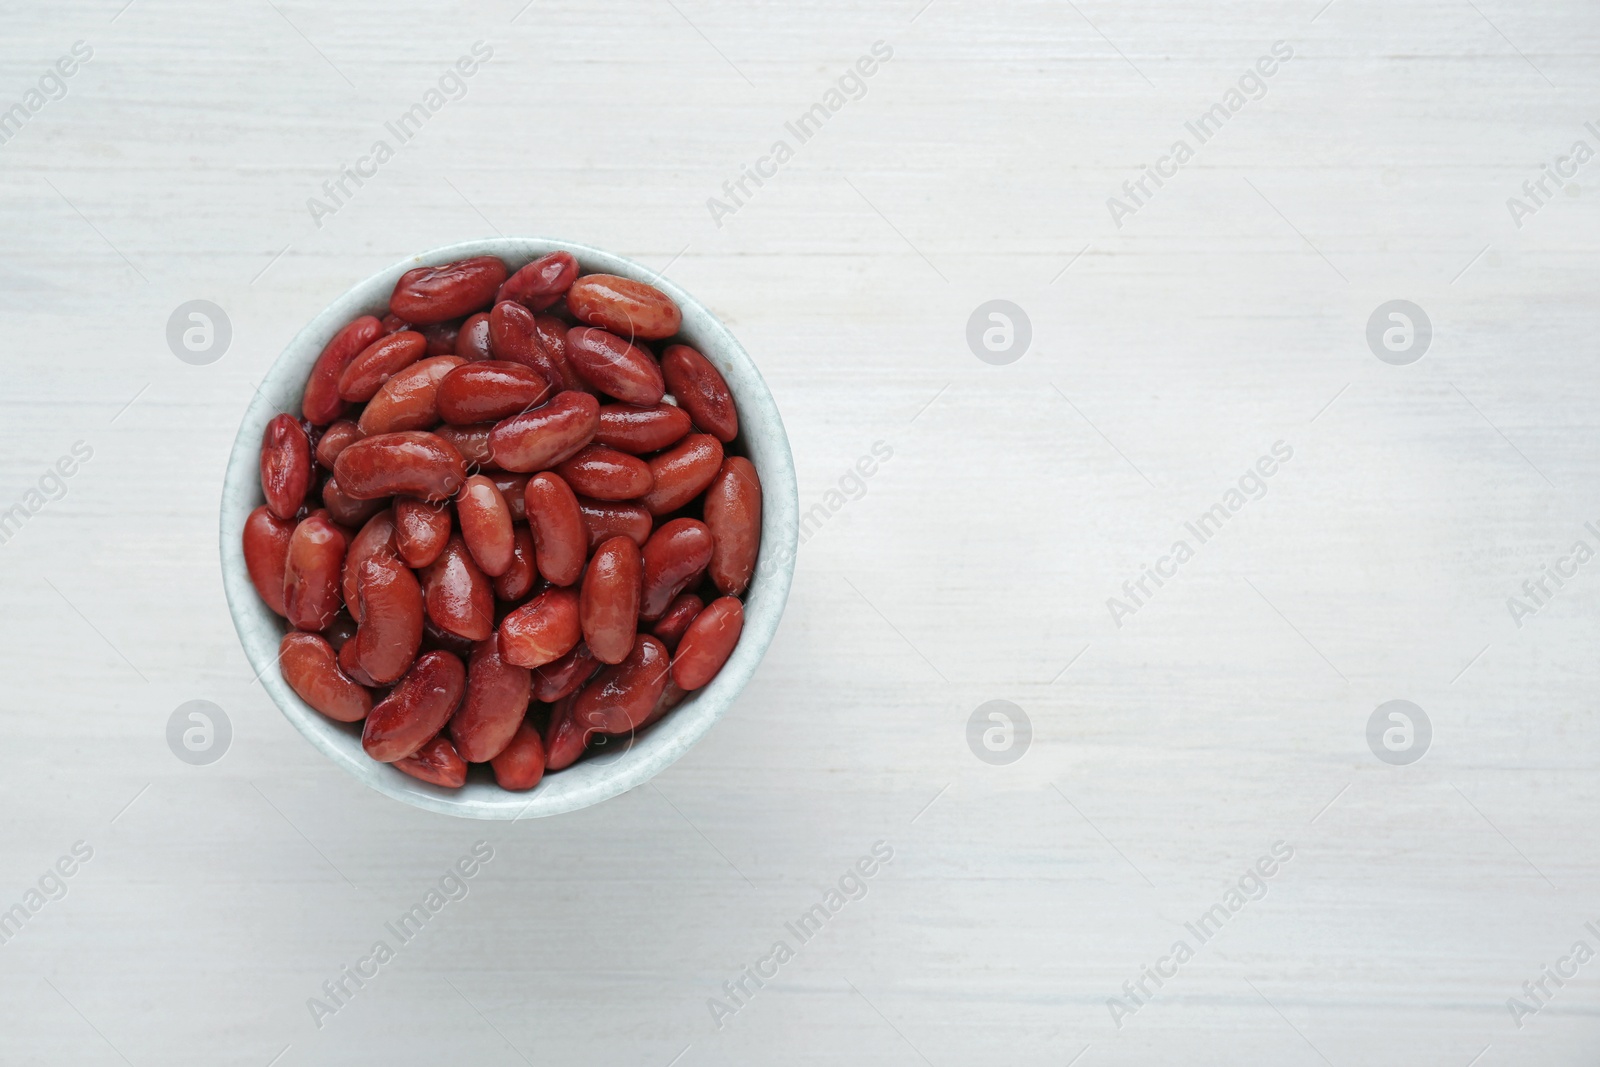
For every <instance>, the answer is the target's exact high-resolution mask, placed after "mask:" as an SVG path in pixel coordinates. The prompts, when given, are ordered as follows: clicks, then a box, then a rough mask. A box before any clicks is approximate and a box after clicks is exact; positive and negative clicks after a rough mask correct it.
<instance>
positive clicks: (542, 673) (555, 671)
mask: <svg viewBox="0 0 1600 1067" xmlns="http://www.w3.org/2000/svg"><path fill="white" fill-rule="evenodd" d="M581 607H582V606H581V605H580V611H579V614H580V616H581V614H582V610H581ZM599 669H600V661H599V660H597V659H595V658H594V653H593V652H590V651H589V646H588V645H586V644H584V643H583V642H582V641H579V642H578V643H577V644H576V645H573V646H572V650H571V651H570V652H568V653H567V654H566V655H564V656H562V657H561V658H560V659H558V660H553V661H551V662H549V663H546V664H545V665H544V666H543V667H537V668H535V669H534V672H533V699H535V700H539V701H543V702H544V703H546V704H554V703H555V702H556V701H558V700H560V699H562V698H563V697H567V696H571V695H572V694H573V693H576V692H577V691H578V690H579V689H581V688H583V683H584V682H587V681H588V680H589V679H590V678H592V677H594V672H595V671H597V670H599Z"/></svg>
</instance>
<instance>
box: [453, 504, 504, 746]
mask: <svg viewBox="0 0 1600 1067" xmlns="http://www.w3.org/2000/svg"><path fill="white" fill-rule="evenodd" d="M456 521H457V522H459V523H460V524H461V539H462V540H463V541H465V542H466V545H467V551H468V552H471V553H472V559H473V561H474V562H476V563H477V564H478V567H479V569H481V570H482V571H483V573H485V574H487V575H488V576H489V577H491V578H498V577H499V576H500V575H502V574H504V573H505V572H506V571H507V570H509V569H510V567H511V557H512V552H513V549H514V547H515V546H514V544H513V541H512V534H511V510H510V509H509V508H507V507H506V502H505V500H504V499H503V498H502V497H501V496H500V490H498V489H496V488H495V487H494V483H493V482H491V481H490V480H489V479H488V478H486V477H484V476H483V475H481V474H475V475H473V476H472V477H471V478H468V479H467V482H466V484H465V485H463V486H462V487H461V492H460V493H459V494H457V496H456ZM472 762H474V763H482V762H483V761H482V760H473V761H472Z"/></svg>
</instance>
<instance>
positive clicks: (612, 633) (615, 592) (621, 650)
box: [578, 537, 644, 663]
mask: <svg viewBox="0 0 1600 1067" xmlns="http://www.w3.org/2000/svg"><path fill="white" fill-rule="evenodd" d="M643 568H644V564H643V561H642V560H641V559H640V556H639V546H638V545H636V544H634V543H633V542H632V541H630V540H629V539H628V538H626V537H613V538H611V539H610V540H609V541H607V542H606V543H605V544H603V545H601V546H600V547H599V548H597V549H595V552H594V557H593V558H592V559H590V560H589V567H588V569H587V570H586V571H585V572H584V575H583V588H582V590H581V591H580V594H579V598H578V614H579V619H580V621H581V623H582V626H583V640H584V643H585V644H587V645H588V646H589V650H590V651H591V652H593V653H594V658H595V659H597V660H599V661H600V662H601V663H621V662H622V661H623V660H624V659H626V658H627V656H628V652H629V651H630V650H631V649H632V648H633V638H634V632H635V629H636V627H637V624H638V621H639V590H640V584H641V582H642V580H643Z"/></svg>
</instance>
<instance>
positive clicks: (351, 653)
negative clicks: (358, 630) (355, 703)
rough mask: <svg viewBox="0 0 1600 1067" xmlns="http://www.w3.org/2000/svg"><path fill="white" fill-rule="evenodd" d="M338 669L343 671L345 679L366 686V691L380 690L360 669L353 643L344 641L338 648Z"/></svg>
mask: <svg viewBox="0 0 1600 1067" xmlns="http://www.w3.org/2000/svg"><path fill="white" fill-rule="evenodd" d="M329 643H330V644H331V643H332V642H329ZM339 669H340V670H341V671H344V673H345V675H346V677H349V678H352V679H354V680H355V681H356V683H357V684H358V685H363V686H366V687H367V688H368V689H379V688H382V687H381V686H379V685H378V683H377V682H374V681H373V680H372V679H371V678H368V677H367V672H366V671H364V670H362V669H361V664H360V663H359V662H358V661H357V660H356V643H355V642H354V641H346V642H345V643H344V644H342V645H340V646H339Z"/></svg>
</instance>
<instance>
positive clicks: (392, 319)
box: [383, 311, 411, 334]
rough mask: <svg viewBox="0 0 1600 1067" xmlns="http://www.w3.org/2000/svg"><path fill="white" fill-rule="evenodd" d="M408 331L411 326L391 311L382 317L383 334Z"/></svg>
mask: <svg viewBox="0 0 1600 1067" xmlns="http://www.w3.org/2000/svg"><path fill="white" fill-rule="evenodd" d="M409 329H411V324H410V323H409V322H407V321H406V320H405V319H402V318H401V317H400V316H399V315H396V314H395V313H394V312H392V311H391V312H389V313H388V314H387V315H385V316H384V317H383V332H384V333H385V334H391V333H399V332H400V331H401V330H409Z"/></svg>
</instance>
